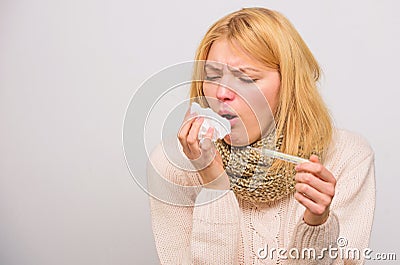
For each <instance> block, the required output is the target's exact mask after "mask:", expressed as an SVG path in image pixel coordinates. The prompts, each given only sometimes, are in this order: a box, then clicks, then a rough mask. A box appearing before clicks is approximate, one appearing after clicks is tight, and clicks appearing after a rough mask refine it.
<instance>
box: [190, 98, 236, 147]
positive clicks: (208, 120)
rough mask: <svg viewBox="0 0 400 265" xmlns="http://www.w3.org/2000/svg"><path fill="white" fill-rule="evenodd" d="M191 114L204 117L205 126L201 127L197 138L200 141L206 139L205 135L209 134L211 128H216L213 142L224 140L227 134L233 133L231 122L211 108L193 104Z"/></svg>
mask: <svg viewBox="0 0 400 265" xmlns="http://www.w3.org/2000/svg"><path fill="white" fill-rule="evenodd" d="M190 113H191V114H193V113H197V115H199V116H202V117H204V121H203V124H202V125H201V127H200V131H199V134H198V136H197V137H198V138H199V140H201V139H203V138H204V135H205V134H206V133H207V130H208V128H210V127H214V134H213V136H212V139H211V140H212V141H213V142H214V141H216V140H217V139H222V138H224V137H225V136H226V135H227V134H230V133H231V124H230V122H229V121H228V120H227V119H225V118H223V117H221V116H220V115H218V114H217V113H215V112H214V111H213V110H212V109H210V108H202V107H201V106H200V105H199V104H198V103H196V102H193V103H192V107H191V109H190Z"/></svg>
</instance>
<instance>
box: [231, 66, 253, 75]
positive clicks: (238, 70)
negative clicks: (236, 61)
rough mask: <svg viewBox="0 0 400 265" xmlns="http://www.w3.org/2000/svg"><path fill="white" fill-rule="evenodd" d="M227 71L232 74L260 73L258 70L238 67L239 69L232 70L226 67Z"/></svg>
mask: <svg viewBox="0 0 400 265" xmlns="http://www.w3.org/2000/svg"><path fill="white" fill-rule="evenodd" d="M228 69H229V71H231V72H232V73H245V74H247V73H248V72H255V73H258V72H260V70H258V69H255V68H252V67H247V66H245V67H239V68H232V67H229V66H228Z"/></svg>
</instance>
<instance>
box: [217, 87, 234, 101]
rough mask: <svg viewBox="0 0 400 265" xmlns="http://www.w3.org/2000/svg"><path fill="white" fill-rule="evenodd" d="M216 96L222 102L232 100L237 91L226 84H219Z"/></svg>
mask: <svg viewBox="0 0 400 265" xmlns="http://www.w3.org/2000/svg"><path fill="white" fill-rule="evenodd" d="M216 97H217V99H218V100H220V101H222V102H225V101H232V100H233V99H234V98H235V93H234V92H233V91H232V90H230V89H229V88H228V87H227V86H226V85H223V84H218V87H217V94H216Z"/></svg>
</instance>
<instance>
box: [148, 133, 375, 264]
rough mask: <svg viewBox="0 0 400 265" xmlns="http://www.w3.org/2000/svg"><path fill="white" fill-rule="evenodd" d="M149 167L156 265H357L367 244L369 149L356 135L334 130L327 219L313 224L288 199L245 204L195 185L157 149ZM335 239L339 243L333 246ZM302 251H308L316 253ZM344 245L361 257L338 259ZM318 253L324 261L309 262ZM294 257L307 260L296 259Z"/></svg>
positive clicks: (371, 193) (193, 176)
mask: <svg viewBox="0 0 400 265" xmlns="http://www.w3.org/2000/svg"><path fill="white" fill-rule="evenodd" d="M164 148H168V146H164ZM150 162H151V164H153V165H154V168H153V167H152V166H148V180H149V182H148V185H149V186H148V188H149V191H150V193H151V194H153V195H155V197H157V198H158V199H155V198H153V197H151V198H150V205H151V214H152V227H153V232H154V237H155V242H156V248H157V252H158V255H159V259H160V262H161V264H174V265H177V264H363V263H364V261H363V256H362V251H363V249H364V248H366V247H367V246H368V243H369V237H370V233H371V226H372V221H373V215H374V208H375V179H374V154H373V151H372V150H371V148H370V146H369V145H368V143H367V142H366V141H365V140H364V139H363V138H362V137H361V136H359V135H356V134H353V133H350V132H347V131H344V130H336V131H335V133H334V137H333V140H332V143H331V146H330V148H329V150H328V153H327V157H326V160H325V163H324V165H325V166H326V167H327V168H328V169H329V170H330V171H331V172H332V173H333V175H334V176H335V177H336V179H337V184H336V194H335V196H334V198H333V201H332V204H331V211H330V216H329V218H328V220H327V221H326V222H325V223H324V224H322V225H319V226H310V225H308V224H306V223H305V222H304V221H303V218H302V216H303V214H304V210H305V208H304V206H302V205H301V204H300V203H298V202H297V201H296V200H295V199H294V197H293V195H290V196H288V197H287V198H285V199H282V200H279V201H276V202H271V203H251V202H248V201H243V200H241V199H239V198H237V197H236V196H235V194H234V193H233V192H232V191H218V190H211V189H205V188H202V187H201V186H200V182H199V176H198V175H197V173H196V172H188V171H185V170H181V169H179V163H171V162H169V160H168V159H167V158H166V156H165V155H164V152H163V148H161V146H159V147H157V148H156V149H155V151H153V153H152V155H151V158H150ZM151 164H149V165H151ZM176 184H179V185H176ZM210 200H211V202H209V203H204V202H207V201H210ZM166 202H169V203H166ZM183 205H189V206H183ZM338 238H342V239H340V241H339V244H340V245H339V246H340V247H339V246H338V245H337V243H336V242H337V239H338ZM343 238H344V239H343ZM346 243H347V244H346ZM343 245H346V246H343ZM335 247H336V248H337V249H338V250H337V251H336V252H334V249H333V250H332V248H335ZM272 248H274V249H275V250H276V251H271V250H272ZM306 248H308V249H310V250H311V248H312V249H314V250H315V253H316V255H313V252H307V249H306ZM323 248H327V250H329V249H331V251H332V252H331V253H332V254H331V255H329V253H328V251H325V252H324V251H323ZM351 248H357V249H358V250H360V251H361V255H360V256H361V257H360V258H357V257H354V256H355V255H352V253H354V252H351V251H347V253H348V254H347V255H346V254H345V253H346V251H343V250H348V249H351ZM278 249H280V252H278V251H277V250H278ZM296 249H297V250H298V252H296V251H295V250H296ZM311 251H312V250H311ZM340 251H342V252H340ZM322 252H323V253H324V254H325V255H324V258H323V259H317V258H316V256H319V255H320V254H321V253H322ZM266 253H268V254H269V255H266ZM296 253H298V254H299V255H296ZM302 253H303V254H307V253H308V254H309V255H308V256H307V255H306V256H305V257H304V258H302ZM335 253H336V255H337V256H338V257H337V258H334V257H335ZM341 253H342V254H341ZM343 253H344V254H343ZM271 254H272V255H271ZM290 254H291V255H290ZM296 257H297V258H296ZM314 257H315V258H314Z"/></svg>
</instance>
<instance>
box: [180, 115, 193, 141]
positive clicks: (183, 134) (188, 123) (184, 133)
mask: <svg viewBox="0 0 400 265" xmlns="http://www.w3.org/2000/svg"><path fill="white" fill-rule="evenodd" d="M195 120H196V119H195V118H194V116H193V114H191V115H189V116H188V117H187V118H186V120H184V122H183V124H182V126H181V128H180V129H179V132H178V139H179V142H180V143H181V145H182V147H183V148H184V149H185V148H187V137H188V135H189V131H190V128H191V127H192V124H193V122H194V121H195Z"/></svg>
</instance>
